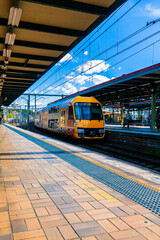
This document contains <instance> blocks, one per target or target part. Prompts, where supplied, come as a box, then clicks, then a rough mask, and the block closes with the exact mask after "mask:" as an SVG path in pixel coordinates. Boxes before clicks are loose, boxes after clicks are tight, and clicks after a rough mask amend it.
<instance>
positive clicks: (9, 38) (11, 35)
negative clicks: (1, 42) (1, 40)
mask: <svg viewBox="0 0 160 240" xmlns="http://www.w3.org/2000/svg"><path fill="white" fill-rule="evenodd" d="M15 38H16V34H14V33H10V32H8V33H6V38H5V44H7V45H13V44H14V41H15Z"/></svg>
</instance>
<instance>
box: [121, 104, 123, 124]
mask: <svg viewBox="0 0 160 240" xmlns="http://www.w3.org/2000/svg"><path fill="white" fill-rule="evenodd" d="M121 126H123V103H122V102H121Z"/></svg>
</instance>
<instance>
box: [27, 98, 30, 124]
mask: <svg viewBox="0 0 160 240" xmlns="http://www.w3.org/2000/svg"><path fill="white" fill-rule="evenodd" d="M29 109H30V95H29V94H28V104H27V127H28V128H29Z"/></svg>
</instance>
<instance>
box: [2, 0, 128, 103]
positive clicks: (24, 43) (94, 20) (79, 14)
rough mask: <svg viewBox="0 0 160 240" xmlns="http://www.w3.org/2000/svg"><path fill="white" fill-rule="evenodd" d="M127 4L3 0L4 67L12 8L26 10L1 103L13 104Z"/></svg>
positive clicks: (115, 0)
mask: <svg viewBox="0 0 160 240" xmlns="http://www.w3.org/2000/svg"><path fill="white" fill-rule="evenodd" d="M125 1H126V0H74V1H71V0H68V1H67V0H54V1H53V0H17V1H12V0H0V9H1V10H0V13H1V14H0V67H2V66H3V65H4V57H3V49H4V48H5V47H6V46H5V44H4V42H5V36H6V33H7V32H9V31H10V28H9V26H8V17H9V11H10V8H11V7H12V6H14V3H17V5H15V6H16V7H19V8H21V9H22V16H21V19H20V24H19V26H18V27H16V28H14V29H13V33H15V34H16V40H15V43H14V45H13V46H11V47H10V48H11V51H12V52H11V57H10V58H9V64H8V65H7V66H8V67H7V70H6V71H5V74H6V75H7V76H6V78H5V82H4V85H3V90H2V97H3V98H2V99H3V100H2V99H1V102H0V104H4V105H9V104H11V103H12V102H13V101H14V100H15V99H16V98H17V97H19V96H20V95H21V94H22V93H23V92H24V91H26V89H28V88H29V87H30V86H31V85H32V84H33V83H34V82H35V81H36V80H37V79H39V78H40V77H41V76H42V75H43V74H44V73H45V72H47V71H48V69H50V68H51V67H52V66H53V65H54V64H56V63H57V62H58V61H59V60H60V59H61V58H62V57H63V56H64V55H65V54H66V53H67V52H69V51H70V50H71V49H72V48H73V47H74V46H76V45H77V44H78V43H79V42H80V41H81V40H82V39H83V38H84V37H85V36H87V35H88V34H89V33H90V32H91V31H92V30H93V29H94V28H96V27H97V26H98V25H99V24H100V23H101V22H102V21H103V20H104V19H105V18H107V17H108V16H109V15H110V14H111V13H112V12H113V11H114V10H116V9H117V8H118V7H119V6H120V5H121V4H122V3H124V2H125ZM3 73H4V71H2V72H1V74H3ZM4 99H5V100H4Z"/></svg>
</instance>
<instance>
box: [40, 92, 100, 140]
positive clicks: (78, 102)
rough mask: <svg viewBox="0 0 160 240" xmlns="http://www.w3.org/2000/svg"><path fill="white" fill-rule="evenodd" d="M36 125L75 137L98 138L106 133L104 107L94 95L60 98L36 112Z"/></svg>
mask: <svg viewBox="0 0 160 240" xmlns="http://www.w3.org/2000/svg"><path fill="white" fill-rule="evenodd" d="M35 126H36V127H39V128H42V129H46V130H49V131H53V132H58V133H63V134H65V135H68V136H71V137H74V138H86V139H98V138H103V137H104V135H105V128H104V117H103V113H102V107H101V104H100V102H99V101H98V100H97V99H95V98H94V97H81V96H77V97H75V98H70V99H61V100H58V101H56V102H54V103H52V104H50V105H48V106H47V107H45V108H43V109H41V110H39V111H37V112H36V115H35Z"/></svg>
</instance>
